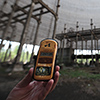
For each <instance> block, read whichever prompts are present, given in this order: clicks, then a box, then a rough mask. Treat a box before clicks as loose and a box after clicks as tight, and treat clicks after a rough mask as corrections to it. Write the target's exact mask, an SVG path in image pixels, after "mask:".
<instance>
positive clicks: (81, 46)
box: [0, 0, 100, 65]
mask: <svg viewBox="0 0 100 100" xmlns="http://www.w3.org/2000/svg"><path fill="white" fill-rule="evenodd" d="M77 2H78V3H77ZM96 2H98V1H97V0H96V1H90V0H87V1H80V0H76V1H75V0H70V1H69V0H1V1H0V39H1V44H0V51H1V49H2V48H3V46H4V44H3V42H4V40H7V41H9V46H8V49H7V50H6V53H5V57H4V61H6V58H7V54H8V52H10V53H9V58H10V55H11V41H16V42H19V43H20V45H19V48H18V51H17V54H16V57H15V59H14V62H13V64H14V65H16V63H19V59H20V56H21V52H22V48H23V45H24V44H32V45H33V49H32V54H31V57H30V63H31V62H32V59H33V54H34V47H35V45H39V43H40V41H41V40H42V39H44V38H55V39H57V40H58V42H59V44H60V48H59V53H58V54H59V57H60V63H61V62H63V59H65V52H68V53H67V54H66V56H68V58H67V60H68V63H69V62H70V61H71V56H72V55H73V52H74V50H76V55H74V57H73V59H74V61H75V62H77V59H78V58H81V60H82V62H83V58H84V57H85V56H84V55H83V54H82V55H81V56H80V55H78V54H77V50H91V57H90V56H88V57H89V58H91V59H92V64H93V61H94V58H95V59H97V58H98V57H99V56H98V57H97V55H93V50H97V51H98V53H99V49H100V48H99V47H100V44H99V40H100V39H99V38H100V28H99V27H100V23H99V18H100V15H99V11H100V9H99V3H96ZM59 7H60V9H59ZM97 13H98V16H95V15H96V14H97ZM90 19H91V21H90ZM65 23H66V24H65ZM89 23H90V25H89ZM95 25H96V26H95ZM62 29H63V31H62ZM66 50H67V51H66ZM27 55H28V53H27ZM23 57H24V56H23ZM88 57H85V58H86V62H87V61H88Z"/></svg>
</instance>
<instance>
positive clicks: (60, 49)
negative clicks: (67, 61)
mask: <svg viewBox="0 0 100 100" xmlns="http://www.w3.org/2000/svg"><path fill="white" fill-rule="evenodd" d="M61 56H62V40H60V48H59V58H58V59H59V63H61Z"/></svg>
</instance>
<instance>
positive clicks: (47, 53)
mask: <svg viewBox="0 0 100 100" xmlns="http://www.w3.org/2000/svg"><path fill="white" fill-rule="evenodd" d="M40 56H51V57H52V56H53V53H52V52H41V54H40Z"/></svg>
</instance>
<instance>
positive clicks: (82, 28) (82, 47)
mask: <svg viewBox="0 0 100 100" xmlns="http://www.w3.org/2000/svg"><path fill="white" fill-rule="evenodd" d="M82 33H83V28H82ZM81 49H82V56H81V62H82V64H83V37H82V41H81Z"/></svg>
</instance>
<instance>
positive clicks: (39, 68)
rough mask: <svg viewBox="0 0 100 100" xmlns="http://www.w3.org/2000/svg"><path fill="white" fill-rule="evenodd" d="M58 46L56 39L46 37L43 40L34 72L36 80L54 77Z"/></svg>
mask: <svg viewBox="0 0 100 100" xmlns="http://www.w3.org/2000/svg"><path fill="white" fill-rule="evenodd" d="M57 47H58V43H57V41H56V40H53V39H45V40H43V41H41V43H40V48H39V52H38V56H37V61H36V64H35V68H34V72H33V78H34V79H35V80H40V81H46V80H50V79H52V78H53V75H54V72H55V60H56V54H57Z"/></svg>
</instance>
